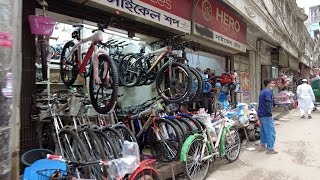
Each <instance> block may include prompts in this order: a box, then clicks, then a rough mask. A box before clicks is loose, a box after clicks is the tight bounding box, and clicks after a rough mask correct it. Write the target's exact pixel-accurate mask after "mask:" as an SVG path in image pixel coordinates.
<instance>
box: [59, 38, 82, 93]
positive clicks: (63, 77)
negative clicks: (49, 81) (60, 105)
mask: <svg viewBox="0 0 320 180" xmlns="http://www.w3.org/2000/svg"><path fill="white" fill-rule="evenodd" d="M73 46H75V44H74V42H73V41H69V42H67V43H66V44H65V45H64V46H63V48H62V53H61V57H60V76H61V80H62V82H63V84H64V85H66V86H68V87H69V86H72V85H73V83H74V82H75V81H76V79H77V76H78V72H79V67H78V50H75V51H74V53H73V55H72V56H71V61H70V62H68V63H69V64H68V66H72V70H71V73H70V72H69V73H68V74H69V75H71V78H68V80H66V75H67V73H66V69H64V68H65V66H66V65H65V64H67V63H66V61H65V56H66V50H67V49H69V48H70V47H73Z"/></svg>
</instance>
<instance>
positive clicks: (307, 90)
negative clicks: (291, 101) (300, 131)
mask: <svg viewBox="0 0 320 180" xmlns="http://www.w3.org/2000/svg"><path fill="white" fill-rule="evenodd" d="M301 82H302V84H300V85H299V86H298V87H297V97H298V106H299V108H300V113H301V118H305V114H306V112H307V113H308V118H309V119H311V118H312V117H311V112H312V110H313V108H314V103H315V97H314V93H313V91H312V87H311V86H310V85H309V84H308V80H307V79H302V81H301Z"/></svg>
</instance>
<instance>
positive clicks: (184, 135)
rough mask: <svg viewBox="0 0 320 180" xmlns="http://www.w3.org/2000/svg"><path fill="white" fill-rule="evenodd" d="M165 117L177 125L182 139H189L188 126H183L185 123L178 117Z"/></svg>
mask: <svg viewBox="0 0 320 180" xmlns="http://www.w3.org/2000/svg"><path fill="white" fill-rule="evenodd" d="M165 119H167V120H169V121H172V122H173V123H174V124H175V125H177V129H178V130H179V132H180V135H181V137H182V141H184V140H186V139H187V130H186V128H185V127H184V126H183V124H182V123H181V122H180V121H179V120H178V119H176V118H170V117H165Z"/></svg>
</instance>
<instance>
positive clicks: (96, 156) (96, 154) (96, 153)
mask: <svg viewBox="0 0 320 180" xmlns="http://www.w3.org/2000/svg"><path fill="white" fill-rule="evenodd" d="M85 133H87V136H85ZM78 134H79V137H80V139H81V140H82V142H83V143H84V144H85V146H86V148H87V149H88V152H89V155H90V157H91V158H90V160H100V159H102V160H106V159H107V156H106V155H105V153H104V150H103V147H102V145H101V141H100V140H99V138H98V137H97V136H96V134H95V133H94V132H93V130H91V129H89V128H83V129H81V130H79V131H78ZM88 135H89V136H90V137H88ZM87 138H88V139H87ZM88 140H89V141H90V142H88ZM91 141H93V142H92V143H91ZM89 143H90V144H89ZM93 146H94V147H93ZM90 148H92V149H90ZM102 168H103V172H98V173H102V174H101V175H102V176H104V177H108V170H107V167H106V166H102ZM97 169H98V171H99V170H101V167H97ZM97 177H100V175H97Z"/></svg>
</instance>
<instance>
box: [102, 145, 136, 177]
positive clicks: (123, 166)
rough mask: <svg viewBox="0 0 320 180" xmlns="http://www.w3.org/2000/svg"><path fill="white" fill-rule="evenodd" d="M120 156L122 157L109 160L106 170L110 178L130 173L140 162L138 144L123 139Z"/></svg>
mask: <svg viewBox="0 0 320 180" xmlns="http://www.w3.org/2000/svg"><path fill="white" fill-rule="evenodd" d="M122 156H123V157H122V158H119V159H114V160H112V161H110V165H109V170H108V172H109V175H110V176H111V178H112V179H121V178H123V177H124V176H125V175H126V174H131V173H133V172H134V171H135V170H136V169H137V168H138V166H139V163H140V154H139V146H138V144H137V143H134V142H129V141H124V143H123V149H122Z"/></svg>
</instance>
